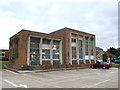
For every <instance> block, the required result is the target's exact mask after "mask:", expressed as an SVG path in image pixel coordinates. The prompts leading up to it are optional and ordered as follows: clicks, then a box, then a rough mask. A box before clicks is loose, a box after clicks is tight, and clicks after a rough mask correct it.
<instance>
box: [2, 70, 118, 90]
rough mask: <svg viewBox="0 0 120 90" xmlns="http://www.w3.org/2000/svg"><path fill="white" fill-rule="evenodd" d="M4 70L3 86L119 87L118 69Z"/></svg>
mask: <svg viewBox="0 0 120 90" xmlns="http://www.w3.org/2000/svg"><path fill="white" fill-rule="evenodd" d="M1 72H2V79H0V80H2V88H118V69H117V68H110V69H76V70H63V71H51V72H36V73H35V72H34V73H15V72H13V71H9V70H6V69H4V70H0V73H1Z"/></svg>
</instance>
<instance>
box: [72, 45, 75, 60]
mask: <svg viewBox="0 0 120 90" xmlns="http://www.w3.org/2000/svg"><path fill="white" fill-rule="evenodd" d="M72 59H76V47H72Z"/></svg>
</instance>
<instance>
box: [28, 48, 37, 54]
mask: <svg viewBox="0 0 120 90" xmlns="http://www.w3.org/2000/svg"><path fill="white" fill-rule="evenodd" d="M30 53H31V54H39V49H30Z"/></svg>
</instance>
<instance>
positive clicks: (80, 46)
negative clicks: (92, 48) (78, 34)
mask: <svg viewBox="0 0 120 90" xmlns="http://www.w3.org/2000/svg"><path fill="white" fill-rule="evenodd" d="M78 42H79V59H83V53H82V46H83V45H82V40H79V41H78Z"/></svg>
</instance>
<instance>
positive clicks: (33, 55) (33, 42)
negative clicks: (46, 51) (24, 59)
mask: <svg viewBox="0 0 120 90" xmlns="http://www.w3.org/2000/svg"><path fill="white" fill-rule="evenodd" d="M39 42H40V38H36V37H31V38H30V62H31V65H39V59H40V55H39V48H40V47H39Z"/></svg>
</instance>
